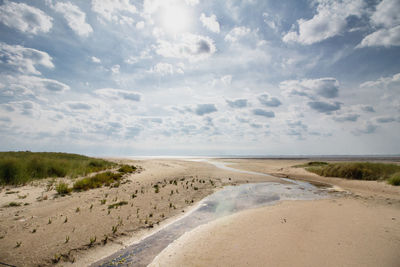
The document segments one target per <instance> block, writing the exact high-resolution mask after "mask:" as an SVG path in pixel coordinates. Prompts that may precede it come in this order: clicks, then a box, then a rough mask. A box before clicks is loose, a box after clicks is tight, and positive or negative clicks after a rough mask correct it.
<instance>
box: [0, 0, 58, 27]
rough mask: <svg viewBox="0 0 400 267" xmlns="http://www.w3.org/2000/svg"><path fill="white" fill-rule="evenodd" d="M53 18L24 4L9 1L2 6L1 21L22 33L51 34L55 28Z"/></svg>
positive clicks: (0, 9) (0, 7)
mask: <svg viewBox="0 0 400 267" xmlns="http://www.w3.org/2000/svg"><path fill="white" fill-rule="evenodd" d="M52 20H53V19H52V18H51V17H49V16H48V15H46V13H44V12H43V11H42V10H40V9H38V8H36V7H32V6H29V5H27V4H24V3H14V2H9V1H7V0H5V1H4V3H3V5H1V6H0V21H1V22H2V23H3V24H5V25H7V26H8V27H10V28H14V29H17V30H19V31H21V32H26V33H31V34H38V33H39V32H44V33H46V32H49V31H50V29H51V27H52V26H53V23H52Z"/></svg>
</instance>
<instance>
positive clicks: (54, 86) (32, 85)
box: [2, 75, 70, 94]
mask: <svg viewBox="0 0 400 267" xmlns="http://www.w3.org/2000/svg"><path fill="white" fill-rule="evenodd" d="M2 79H3V80H4V81H5V82H6V83H7V88H8V89H10V90H12V91H13V92H17V91H23V93H24V94H26V93H28V94H29V92H31V93H32V94H34V93H38V92H46V91H50V92H57V93H59V92H65V91H68V90H69V89H70V87H69V86H68V85H66V84H64V83H62V82H59V81H57V80H52V79H47V78H41V77H37V76H28V75H16V76H14V75H7V76H3V77H2Z"/></svg>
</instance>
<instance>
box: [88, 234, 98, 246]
mask: <svg viewBox="0 0 400 267" xmlns="http://www.w3.org/2000/svg"><path fill="white" fill-rule="evenodd" d="M96 239H97V238H96V236H94V237H91V238H90V240H89V247H91V246H93V244H94V243H95V242H96Z"/></svg>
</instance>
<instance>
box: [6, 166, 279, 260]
mask: <svg viewBox="0 0 400 267" xmlns="http://www.w3.org/2000/svg"><path fill="white" fill-rule="evenodd" d="M118 161H123V162H125V163H130V164H134V165H137V166H140V167H141V168H142V169H143V170H142V171H141V172H140V173H135V174H131V175H129V176H128V177H127V178H126V179H125V181H124V182H122V183H121V185H120V186H119V187H118V188H108V187H103V188H99V189H93V190H89V191H86V192H80V193H72V194H71V195H69V196H65V197H58V196H57V194H56V191H55V190H54V185H55V184H56V183H57V182H58V181H57V182H56V183H55V184H53V185H52V186H47V185H48V184H50V182H51V180H50V179H48V180H46V181H41V182H35V183H33V184H32V185H27V186H22V187H17V188H10V187H7V188H3V189H1V190H0V262H3V263H7V264H12V265H16V266H37V265H52V264H54V263H55V262H57V261H59V263H62V265H65V264H66V263H68V262H73V263H74V264H73V265H76V266H84V265H87V264H89V263H91V262H93V261H95V260H98V259H100V258H101V257H105V256H107V255H109V254H111V253H112V252H115V251H116V250H118V249H121V248H123V247H125V246H126V245H128V244H130V243H131V242H132V240H134V239H137V238H140V237H141V236H143V235H146V234H149V233H151V231H154V230H156V229H158V228H159V227H161V226H162V225H163V224H165V223H166V222H168V221H170V220H171V219H173V218H176V217H179V216H181V215H182V214H184V213H185V212H187V210H188V209H189V208H190V207H191V206H193V205H195V204H196V202H198V201H199V200H201V199H202V198H204V197H205V196H206V195H209V194H210V193H212V192H213V191H214V190H217V189H218V188H221V187H222V186H224V185H227V184H236V183H243V182H246V181H249V182H259V181H263V180H265V179H267V178H266V177H262V176H259V177H258V176H254V175H251V176H250V175H246V174H240V173H234V172H229V171H224V170H221V169H218V168H216V167H214V166H213V165H211V164H208V163H204V162H191V161H182V160H172V159H170V160H162V159H160V160H157V159H154V160H140V161H132V160H118ZM267 180H270V181H279V179H275V178H270V179H267ZM66 181H68V180H66ZM174 181H176V185H175V184H174ZM210 181H212V182H210ZM70 183H72V181H70ZM156 183H158V184H159V188H160V189H159V193H156V192H155V189H154V187H153V186H154V185H155V184H156ZM132 194H135V195H136V197H135V198H132ZM104 199H105V200H106V203H105V204H102V203H101V200H104ZM119 201H127V202H128V204H127V205H124V206H121V207H119V208H117V209H108V205H110V204H113V203H117V202H119ZM10 202H17V203H27V205H24V204H22V205H21V206H19V207H5V206H6V205H8V204H9V203H10ZM78 209H79V211H78ZM113 227H117V231H116V232H115V233H113V231H112V229H113ZM91 239H92V240H94V239H95V240H96V241H95V242H94V243H93V244H92V245H91V246H89V243H90V240H91ZM106 241H107V242H106ZM104 243H106V244H104ZM18 244H20V245H18Z"/></svg>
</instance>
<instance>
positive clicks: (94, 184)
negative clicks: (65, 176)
mask: <svg viewBox="0 0 400 267" xmlns="http://www.w3.org/2000/svg"><path fill="white" fill-rule="evenodd" d="M121 178H122V174H120V173H113V172H110V171H108V172H103V173H99V174H96V175H94V176H93V177H85V178H83V179H81V180H78V181H76V182H75V183H74V185H73V189H74V191H86V190H89V189H93V188H99V187H102V186H103V185H106V186H109V185H110V184H112V183H114V182H118V181H119V180H121Z"/></svg>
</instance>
